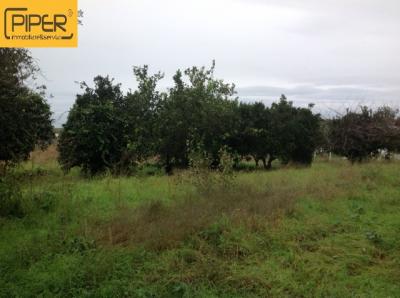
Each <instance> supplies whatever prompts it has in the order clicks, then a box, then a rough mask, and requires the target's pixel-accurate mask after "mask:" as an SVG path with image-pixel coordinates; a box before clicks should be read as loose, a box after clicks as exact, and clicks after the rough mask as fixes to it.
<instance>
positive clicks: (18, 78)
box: [0, 49, 53, 164]
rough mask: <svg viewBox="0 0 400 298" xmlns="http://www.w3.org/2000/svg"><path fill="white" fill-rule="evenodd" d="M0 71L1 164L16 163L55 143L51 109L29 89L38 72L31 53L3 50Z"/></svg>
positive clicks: (42, 96)
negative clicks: (37, 148) (37, 147)
mask: <svg viewBox="0 0 400 298" xmlns="http://www.w3.org/2000/svg"><path fill="white" fill-rule="evenodd" d="M0 69H1V72H0V144H1V145H0V163H1V162H3V163H6V164H7V163H10V162H13V163H16V162H20V161H22V160H26V159H27V158H28V157H29V154H30V153H31V152H32V151H33V150H34V148H35V146H37V145H38V146H39V147H40V148H42V149H44V148H46V147H47V146H48V145H49V144H50V143H51V142H52V140H53V126H52V121H51V112H50V106H49V105H48V103H47V102H46V100H45V98H44V92H37V91H34V90H31V89H29V88H28V87H27V85H26V80H27V79H33V80H34V79H35V73H36V72H37V71H38V67H37V66H36V64H35V63H34V61H33V58H32V57H31V56H30V53H29V51H28V50H25V49H0Z"/></svg>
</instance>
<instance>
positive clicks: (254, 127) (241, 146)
mask: <svg viewBox="0 0 400 298" xmlns="http://www.w3.org/2000/svg"><path fill="white" fill-rule="evenodd" d="M237 112H238V120H237V127H236V132H235V133H234V135H233V137H232V138H231V142H230V145H231V147H232V148H234V150H235V151H236V152H237V153H238V154H239V155H240V156H241V157H242V158H243V157H245V156H247V155H250V156H252V157H253V158H254V160H255V161H256V165H258V163H259V161H260V160H261V161H262V162H263V165H264V167H265V168H270V167H271V163H268V164H267V161H266V160H267V158H269V156H271V154H272V152H273V148H272V141H271V139H270V138H271V130H270V125H271V121H270V120H271V119H270V110H269V109H268V108H267V107H265V105H264V104H263V103H240V104H239V106H238V108H237Z"/></svg>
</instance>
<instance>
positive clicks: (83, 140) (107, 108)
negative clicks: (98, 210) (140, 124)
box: [58, 76, 128, 175]
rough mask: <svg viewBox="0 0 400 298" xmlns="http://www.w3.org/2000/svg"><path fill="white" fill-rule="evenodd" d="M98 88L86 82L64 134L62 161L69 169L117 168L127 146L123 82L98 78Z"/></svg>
mask: <svg viewBox="0 0 400 298" xmlns="http://www.w3.org/2000/svg"><path fill="white" fill-rule="evenodd" d="M94 83H95V87H94V88H91V87H89V86H88V85H87V84H86V83H82V84H81V87H82V89H83V90H84V92H83V94H80V95H77V97H76V101H75V104H74V106H73V107H72V109H71V110H70V112H69V115H68V119H67V122H66V123H65V124H64V126H63V131H62V133H61V135H60V139H59V143H58V150H59V153H60V155H59V162H60V164H61V166H62V168H63V169H64V170H65V171H68V170H70V169H71V168H72V167H75V166H79V167H81V168H82V170H83V172H84V173H86V174H91V175H93V174H97V173H99V172H102V171H104V170H106V169H110V170H117V169H119V168H120V166H121V165H120V162H121V161H122V160H123V154H124V152H125V149H126V146H127V141H128V140H127V137H126V124H125V119H123V114H122V110H123V108H124V98H123V94H122V92H121V89H120V85H119V84H114V82H113V80H112V79H110V78H109V77H108V76H107V77H101V76H97V77H96V78H94Z"/></svg>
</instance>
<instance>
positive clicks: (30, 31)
mask: <svg viewBox="0 0 400 298" xmlns="http://www.w3.org/2000/svg"><path fill="white" fill-rule="evenodd" d="M77 7H78V4H77V0H0V17H1V19H0V47H12V48H14V47H27V48H28V47H77V46H78V9H77Z"/></svg>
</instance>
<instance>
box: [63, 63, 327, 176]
mask: <svg viewBox="0 0 400 298" xmlns="http://www.w3.org/2000/svg"><path fill="white" fill-rule="evenodd" d="M134 73H135V76H136V79H137V81H138V88H137V90H136V91H134V92H129V93H128V94H126V95H124V94H123V93H122V92H121V89H120V85H119V84H115V83H114V82H113V80H111V79H110V78H108V77H100V76H99V77H96V78H95V79H94V83H95V86H94V88H90V87H89V86H88V85H86V84H82V87H83V88H84V92H83V94H81V95H78V96H77V99H76V102H75V105H74V106H73V108H72V109H71V111H70V114H69V116H68V120H67V123H66V124H65V125H64V129H63V132H62V134H61V136H60V139H59V145H58V148H59V152H60V163H61V165H62V167H63V168H64V169H65V170H69V169H70V168H72V167H75V166H79V167H81V168H82V169H83V170H84V171H85V172H87V173H90V174H95V173H97V172H101V171H104V170H106V169H111V170H121V169H122V170H127V169H128V170H129V169H131V168H132V167H135V166H136V165H137V164H139V163H141V162H144V161H146V160H148V159H149V158H152V157H155V156H156V157H158V159H159V161H160V163H161V164H163V165H164V166H165V168H166V170H167V171H168V172H170V171H171V170H172V168H173V167H180V168H184V167H187V166H188V165H189V161H190V155H191V153H193V152H197V153H198V152H200V153H201V154H202V155H203V156H206V157H207V159H208V160H209V161H210V164H209V166H210V167H211V168H216V167H218V165H219V163H220V155H221V150H224V151H226V152H228V153H229V154H230V155H231V156H232V158H233V159H234V160H235V162H236V163H237V162H239V161H240V160H241V159H242V158H244V157H245V156H252V157H254V159H255V160H256V161H257V162H258V161H259V160H261V161H262V162H263V163H264V166H265V167H266V168H269V167H271V163H272V161H273V160H274V159H276V158H279V159H280V160H281V162H283V163H288V162H295V163H303V164H310V163H311V162H312V158H313V154H314V152H315V150H316V148H317V146H318V144H320V140H321V139H322V138H321V135H320V116H319V115H318V114H313V113H312V111H311V106H310V107H309V108H297V107H294V106H293V105H292V103H291V102H289V101H287V99H286V98H285V97H284V96H282V98H281V99H280V101H279V102H278V103H275V104H273V105H272V106H271V107H266V106H264V104H262V103H255V104H245V103H239V102H238V101H237V100H235V99H232V97H233V96H234V94H235V90H234V86H233V85H230V84H226V83H224V82H223V81H222V80H217V79H215V78H214V76H213V73H214V65H213V66H212V67H211V69H205V68H204V67H203V68H196V67H193V68H190V69H187V70H185V71H184V72H183V73H182V72H181V71H179V70H178V71H177V72H176V74H175V76H174V78H173V79H174V87H173V88H171V89H170V90H169V91H168V92H165V93H163V92H159V91H157V83H158V82H159V80H160V79H161V78H162V77H163V75H162V74H160V73H157V74H155V75H149V74H148V68H147V66H144V67H139V68H134Z"/></svg>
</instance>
